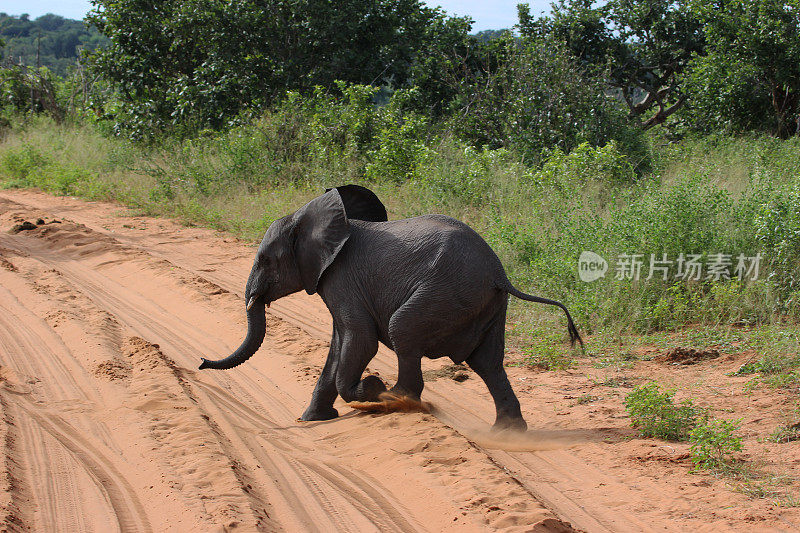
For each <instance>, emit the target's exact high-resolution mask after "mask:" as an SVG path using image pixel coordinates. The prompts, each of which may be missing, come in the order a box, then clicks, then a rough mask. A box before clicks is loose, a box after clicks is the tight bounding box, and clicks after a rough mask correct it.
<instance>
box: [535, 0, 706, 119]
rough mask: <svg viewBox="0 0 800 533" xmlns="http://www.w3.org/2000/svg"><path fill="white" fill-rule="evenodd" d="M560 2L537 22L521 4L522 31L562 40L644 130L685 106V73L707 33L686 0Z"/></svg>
mask: <svg viewBox="0 0 800 533" xmlns="http://www.w3.org/2000/svg"><path fill="white" fill-rule="evenodd" d="M597 4H598V3H597V2H592V1H591V0H559V1H558V2H555V3H554V4H553V11H552V14H551V15H550V16H546V17H542V18H540V19H538V20H534V19H533V17H531V15H530V10H529V9H528V7H527V5H525V4H523V5H521V6H520V8H519V14H520V24H519V27H520V32H521V33H522V34H523V35H524V36H531V37H535V38H541V37H547V38H549V39H552V40H555V41H557V42H558V43H562V44H563V45H564V46H565V47H566V49H567V50H569V52H570V54H572V55H573V56H574V57H576V58H578V59H579V60H580V61H581V63H582V64H584V65H586V66H587V67H588V68H589V69H591V70H592V71H594V72H598V73H599V72H605V74H606V75H605V78H604V79H605V83H606V84H607V87H608V88H609V89H612V90H613V91H614V92H615V94H616V95H618V96H619V97H620V98H621V99H622V100H623V101H624V102H625V103H626V104H627V107H628V109H629V111H630V114H631V116H632V117H635V119H636V121H637V122H639V123H640V124H641V125H642V127H643V128H644V129H647V128H651V127H653V126H656V125H658V124H662V123H664V122H665V121H666V120H667V119H668V118H669V117H670V115H672V114H673V113H674V112H675V111H677V110H678V109H680V108H681V106H682V105H683V103H684V102H685V101H686V97H687V95H686V93H684V92H683V91H682V90H681V83H680V81H681V75H682V72H683V69H684V68H685V66H686V64H687V63H688V61H689V60H690V58H692V57H693V55H695V54H698V53H702V52H703V49H704V35H703V31H702V26H701V24H700V22H699V20H698V19H697V17H696V15H695V14H694V13H692V12H691V10H689V9H688V5H687V4H688V2H687V0H680V1H677V2H676V1H672V0H639V1H636V2H632V1H630V0H610V1H608V2H603V3H601V4H600V5H597Z"/></svg>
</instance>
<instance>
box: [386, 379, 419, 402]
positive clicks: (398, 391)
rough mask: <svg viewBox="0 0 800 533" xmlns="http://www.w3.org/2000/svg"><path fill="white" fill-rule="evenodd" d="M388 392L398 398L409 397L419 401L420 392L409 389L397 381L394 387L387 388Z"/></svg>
mask: <svg viewBox="0 0 800 533" xmlns="http://www.w3.org/2000/svg"><path fill="white" fill-rule="evenodd" d="M389 394H391V395H392V396H396V397H399V398H410V399H412V400H416V401H419V399H420V393H417V392H414V391H411V390H409V389H408V388H407V387H404V386H402V385H401V384H399V383H398V384H397V385H395V386H394V387H392V388H391V389H389Z"/></svg>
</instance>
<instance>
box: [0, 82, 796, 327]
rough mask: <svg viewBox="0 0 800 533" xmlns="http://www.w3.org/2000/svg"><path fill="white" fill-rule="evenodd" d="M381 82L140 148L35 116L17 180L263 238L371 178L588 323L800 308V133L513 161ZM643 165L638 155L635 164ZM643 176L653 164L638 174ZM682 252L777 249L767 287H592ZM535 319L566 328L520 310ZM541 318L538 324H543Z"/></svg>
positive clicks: (390, 197) (7, 173)
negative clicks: (482, 242)
mask: <svg viewBox="0 0 800 533" xmlns="http://www.w3.org/2000/svg"><path fill="white" fill-rule="evenodd" d="M370 90H371V89H370V88H364V87H351V88H344V90H343V94H344V96H342V97H340V98H334V97H331V96H328V95H326V94H322V93H318V94H317V95H316V96H314V97H313V98H301V97H300V96H298V95H292V94H290V95H289V97H288V98H287V99H286V100H285V101H284V102H283V104H282V105H280V106H278V107H276V108H275V109H274V110H273V111H271V112H269V113H266V114H264V115H263V116H262V117H260V118H259V119H257V120H255V121H253V122H252V123H249V124H247V125H243V126H240V127H237V128H235V129H232V130H230V131H227V132H224V133H214V132H206V133H203V134H201V135H199V136H198V137H197V138H194V139H191V140H185V141H169V140H167V141H162V142H161V143H159V144H158V145H153V146H141V145H136V144H132V143H130V142H127V141H124V140H121V139H117V138H110V137H107V136H105V135H104V134H103V133H101V132H100V130H99V129H98V128H96V127H95V126H92V125H89V124H77V125H75V124H73V125H62V126H58V125H56V124H54V123H52V122H50V121H48V120H46V119H36V120H33V121H31V122H27V123H25V124H20V125H18V126H17V127H15V128H14V129H13V130H12V131H11V132H10V133H8V134H7V135H6V137H5V139H4V140H3V141H2V143H0V180H2V184H3V186H5V187H39V188H42V189H44V190H47V191H51V192H54V193H57V194H70V195H78V196H82V197H86V198H92V199H101V200H112V201H117V202H121V203H123V204H126V205H130V206H133V207H136V208H138V209H140V210H142V211H143V212H145V213H149V214H159V215H169V216H176V217H179V218H182V219H184V220H186V221H187V222H191V223H195V224H202V225H210V226H213V227H216V228H219V229H223V230H226V231H231V232H234V233H236V234H237V235H239V236H242V237H245V238H249V239H256V238H259V237H260V236H261V234H262V233H263V231H264V230H265V229H266V228H267V227H268V225H269V224H270V223H271V222H272V221H273V220H274V219H276V218H278V217H280V216H283V215H284V214H286V213H288V212H291V211H292V210H294V209H296V208H297V207H298V206H299V205H301V204H302V203H303V202H305V201H307V200H309V199H310V198H312V197H313V196H315V195H317V194H319V193H320V192H321V191H323V190H324V187H329V186H332V185H337V184H342V183H359V184H362V185H365V186H368V187H370V188H372V189H373V190H375V192H376V193H377V194H378V196H379V197H381V199H382V200H383V201H384V202H385V203H386V205H387V207H388V210H389V212H390V217H392V218H402V217H409V216H415V215H419V214H423V213H431V212H437V213H444V214H449V215H451V216H454V217H456V218H459V219H462V220H465V221H466V222H468V223H469V224H471V225H472V226H473V227H474V228H475V229H476V230H477V231H478V232H479V233H481V234H482V235H483V236H484V237H485V238H486V240H487V241H488V242H489V243H490V245H491V246H492V247H493V248H494V249H495V250H496V251H497V252H498V254H499V255H500V257H501V259H502V261H503V263H504V264H505V265H506V268H507V270H508V272H509V277H510V278H511V279H512V281H513V282H514V283H515V284H516V285H517V286H518V287H520V288H521V289H523V290H526V291H528V292H534V293H537V294H541V295H544V296H548V297H552V298H557V299H560V300H562V301H564V302H565V303H566V304H567V305H568V306H569V307H570V309H571V311H572V313H573V315H574V316H575V317H576V320H578V322H579V323H580V325H581V326H582V327H583V328H584V329H585V330H588V331H595V330H598V329H609V328H610V329H613V330H615V331H638V332H643V331H651V330H658V329H671V328H678V327H681V326H683V325H686V324H698V323H700V324H742V323H749V324H753V323H765V322H770V321H774V320H776V319H780V318H781V317H783V316H785V315H787V314H789V315H796V314H797V311H796V309H797V306H796V300H797V296H798V294H800V292H798V291H800V289H798V286H797V285H796V281H795V280H797V279H800V265H799V264H798V260H797V257H800V255H799V254H800V188H798V183H799V182H800V172H799V171H800V150H799V149H800V141H798V140H790V141H779V140H775V139H772V138H767V137H739V138H734V137H708V138H702V139H694V140H687V141H684V142H681V143H677V144H671V143H667V142H665V141H663V140H662V139H660V138H658V137H652V138H650V139H649V146H650V147H649V156H648V157H649V158H650V159H651V162H652V164H651V168H652V169H653V170H652V171H651V172H649V173H648V174H645V175H640V174H637V172H636V171H634V166H633V165H632V164H631V162H630V161H629V160H628V159H627V157H626V156H625V155H623V153H622V152H621V151H620V149H618V148H617V146H616V145H615V144H614V143H610V144H608V145H606V146H602V147H592V146H590V145H588V144H584V145H580V146H578V147H577V148H575V149H574V150H573V151H572V152H570V153H563V152H561V151H559V150H555V151H552V152H550V153H548V154H545V157H544V158H543V163H542V164H541V165H540V166H538V167H529V166H526V165H525V164H524V163H523V160H522V157H521V156H520V155H518V154H516V153H514V152H512V151H508V150H503V149H498V150H488V149H484V150H479V149H475V148H472V147H471V146H469V145H467V144H465V143H463V142H461V141H459V140H457V139H456V138H454V137H453V135H451V134H450V133H448V131H447V130H446V128H444V127H442V126H437V127H433V126H431V125H429V124H427V123H426V122H425V120H424V119H423V118H422V117H419V116H416V115H414V114H413V113H410V112H406V111H403V106H402V98H403V97H404V96H403V95H402V94H400V95H398V96H397V98H398V100H397V101H395V102H394V103H390V104H389V105H388V106H384V107H382V108H375V107H374V106H372V104H371V103H370V102H371V100H370V98H371V93H370ZM636 163H637V164H638V163H639V162H638V161H637V162H636ZM640 167H641V165H640ZM584 250H587V251H593V252H596V253H598V254H600V255H601V256H602V257H604V258H605V259H607V260H609V262H611V261H613V260H614V259H615V258H617V256H618V255H619V254H631V253H636V254H642V255H643V257H644V258H646V259H647V258H649V256H650V254H655V255H656V256H657V257H661V255H662V254H665V253H666V254H668V256H669V257H670V258H672V259H675V258H676V256H677V255H678V254H680V253H684V254H689V253H692V254H701V255H702V256H703V257H704V259H706V260H708V259H709V258H710V257H711V254H715V253H727V254H731V255H734V256H735V255H738V254H740V253H742V254H745V255H747V256H754V255H755V254H756V253H759V252H760V253H762V254H763V257H764V259H763V262H762V267H761V269H762V272H761V276H760V278H759V279H758V280H755V281H749V280H748V281H744V282H740V281H737V280H733V281H730V280H720V281H713V280H700V281H688V282H687V281H676V280H675V279H668V280H666V281H665V280H661V279H658V278H656V279H651V280H645V279H644V278H645V277H647V274H648V272H647V271H646V269H647V263H645V266H643V272H642V276H641V279H639V280H638V281H635V280H616V279H614V271H613V267H612V270H609V272H607V274H606V276H605V277H604V278H601V279H599V280H597V281H595V282H592V283H584V282H582V281H580V279H579V278H578V269H577V261H578V257H579V256H580V254H581V252H582V251H584ZM512 310H513V311H514V313H515V315H514V316H516V317H517V320H520V321H522V322H523V323H526V324H528V325H530V324H534V325H535V324H536V323H538V322H539V321H545V322H549V321H553V320H561V318H560V315H558V314H550V313H549V312H548V313H545V314H542V311H541V309H539V308H536V310H532V306H529V305H524V306H523V305H518V304H515V305H514V306H513V307H512ZM534 313H535V315H534Z"/></svg>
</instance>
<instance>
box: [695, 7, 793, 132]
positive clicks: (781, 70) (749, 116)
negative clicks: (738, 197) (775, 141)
mask: <svg viewBox="0 0 800 533" xmlns="http://www.w3.org/2000/svg"><path fill="white" fill-rule="evenodd" d="M692 10H693V12H694V13H695V15H696V16H697V17H698V19H700V20H701V21H702V22H703V24H704V30H705V36H706V39H707V40H708V43H709V50H708V54H707V55H705V56H700V57H697V58H696V59H694V61H693V62H692V65H691V72H690V76H689V82H688V87H689V88H690V90H691V91H692V92H693V93H695V95H696V96H695V95H693V100H694V101H693V111H692V113H691V114H690V118H691V120H692V121H693V124H694V125H695V126H697V127H699V128H701V129H713V128H716V127H720V126H721V127H728V128H730V129H733V130H747V129H771V130H773V131H774V132H775V134H776V135H778V136H779V137H784V138H785V137H789V136H791V135H800V0H714V1H710V2H709V1H702V2H701V1H699V0H693V3H692Z"/></svg>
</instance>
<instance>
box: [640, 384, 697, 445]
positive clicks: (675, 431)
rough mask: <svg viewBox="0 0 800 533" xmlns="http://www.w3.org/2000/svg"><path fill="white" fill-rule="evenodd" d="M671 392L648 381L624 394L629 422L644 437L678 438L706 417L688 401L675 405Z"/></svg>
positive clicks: (680, 439)
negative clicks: (662, 390) (662, 389)
mask: <svg viewBox="0 0 800 533" xmlns="http://www.w3.org/2000/svg"><path fill="white" fill-rule="evenodd" d="M674 396H675V391H665V392H661V390H660V389H659V387H658V385H657V384H656V383H648V384H646V385H641V386H639V387H636V388H635V389H633V391H632V392H631V393H630V394H628V395H627V396H626V397H625V408H626V409H627V410H628V414H629V415H630V417H631V424H632V425H633V427H635V428H637V429H638V430H639V432H640V433H641V434H642V436H644V437H655V438H659V439H664V440H675V441H682V440H686V439H688V438H689V433H690V432H691V431H692V429H693V428H695V427H696V426H697V424H698V422H700V421H705V420H706V419H707V417H708V414H707V412H706V411H705V410H704V409H701V408H698V407H696V406H695V405H694V404H693V403H692V401H691V400H684V401H683V402H681V403H680V404H679V405H675V403H674V402H673V397H674Z"/></svg>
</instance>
